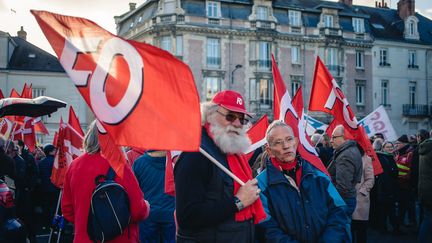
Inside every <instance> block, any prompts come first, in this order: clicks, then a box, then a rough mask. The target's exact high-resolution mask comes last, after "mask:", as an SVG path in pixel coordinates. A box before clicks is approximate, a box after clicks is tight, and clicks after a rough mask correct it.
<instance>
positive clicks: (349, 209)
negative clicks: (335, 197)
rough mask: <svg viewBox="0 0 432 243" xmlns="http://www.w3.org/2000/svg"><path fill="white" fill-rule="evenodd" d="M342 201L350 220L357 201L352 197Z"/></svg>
mask: <svg viewBox="0 0 432 243" xmlns="http://www.w3.org/2000/svg"><path fill="white" fill-rule="evenodd" d="M343 200H344V201H345V203H346V205H347V207H346V210H345V212H346V214H347V215H348V218H350V220H351V217H352V214H353V213H354V210H355V208H356V206H357V199H356V198H355V197H352V198H344V199H343Z"/></svg>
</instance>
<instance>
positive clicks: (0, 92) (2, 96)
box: [0, 89, 4, 100]
mask: <svg viewBox="0 0 432 243" xmlns="http://www.w3.org/2000/svg"><path fill="white" fill-rule="evenodd" d="M1 99H4V95H3V91H2V90H1V89H0V100H1Z"/></svg>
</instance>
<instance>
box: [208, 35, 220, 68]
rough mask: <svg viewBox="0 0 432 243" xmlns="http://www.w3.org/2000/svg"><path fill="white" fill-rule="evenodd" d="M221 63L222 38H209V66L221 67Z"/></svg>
mask: <svg viewBox="0 0 432 243" xmlns="http://www.w3.org/2000/svg"><path fill="white" fill-rule="evenodd" d="M220 63H221V58H220V40H219V39H216V38H207V66H213V67H217V68H219V66H220Z"/></svg>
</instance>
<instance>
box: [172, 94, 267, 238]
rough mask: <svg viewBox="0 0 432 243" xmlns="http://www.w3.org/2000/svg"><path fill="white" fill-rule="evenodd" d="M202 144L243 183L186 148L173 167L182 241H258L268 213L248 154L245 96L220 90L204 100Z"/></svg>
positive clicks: (248, 115) (179, 234)
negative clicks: (258, 225) (259, 228)
mask: <svg viewBox="0 0 432 243" xmlns="http://www.w3.org/2000/svg"><path fill="white" fill-rule="evenodd" d="M201 115H202V116H201V117H202V125H203V129H202V139H201V148H202V149H204V150H205V151H206V152H207V153H208V154H210V155H211V156H212V157H213V158H215V159H216V160H217V161H219V162H220V163H221V164H222V165H223V166H224V167H225V168H227V169H228V170H229V171H231V172H232V173H233V174H234V175H236V176H237V177H238V178H239V179H241V180H242V181H243V182H245V185H244V186H241V185H240V184H238V183H237V182H235V181H234V180H233V179H231V177H229V176H228V175H226V174H225V173H224V172H223V171H222V170H221V169H220V168H218V167H217V166H216V165H214V164H213V163H212V162H211V161H210V160H209V159H208V158H207V157H205V156H204V155H202V154H201V153H199V152H183V153H182V154H181V155H180V156H179V158H178V160H177V162H176V165H175V168H174V180H175V191H176V218H177V223H178V228H177V229H178V232H177V242H179V243H184V242H236V243H249V242H254V233H255V225H254V224H256V223H258V222H259V221H260V220H263V219H264V218H265V212H264V209H263V207H262V204H261V201H260V199H259V193H260V190H259V189H258V186H257V180H256V179H253V178H252V171H251V168H250V167H249V164H248V162H247V161H246V159H245V157H244V156H243V151H245V150H246V149H247V148H248V147H249V146H250V144H251V142H250V140H249V138H248V136H247V134H246V129H247V124H248V118H249V117H251V114H250V113H248V112H247V111H246V108H245V102H244V99H243V97H242V96H241V95H240V94H239V93H237V92H235V91H231V90H225V91H221V92H219V93H217V94H216V95H215V96H214V97H213V99H212V100H211V101H210V102H206V103H203V104H202V106H201Z"/></svg>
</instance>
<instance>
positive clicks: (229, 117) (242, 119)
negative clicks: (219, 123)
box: [217, 110, 249, 125]
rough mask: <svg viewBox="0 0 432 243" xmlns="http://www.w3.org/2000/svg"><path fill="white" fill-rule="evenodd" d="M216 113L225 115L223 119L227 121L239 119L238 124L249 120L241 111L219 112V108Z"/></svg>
mask: <svg viewBox="0 0 432 243" xmlns="http://www.w3.org/2000/svg"><path fill="white" fill-rule="evenodd" d="M217 113H219V114H221V115H222V116H224V117H225V120H227V121H229V122H234V121H235V120H236V119H239V121H240V124H242V125H246V124H247V123H248V122H249V120H248V119H246V118H245V115H244V114H242V113H231V112H228V114H224V113H222V112H220V111H219V110H217Z"/></svg>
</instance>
